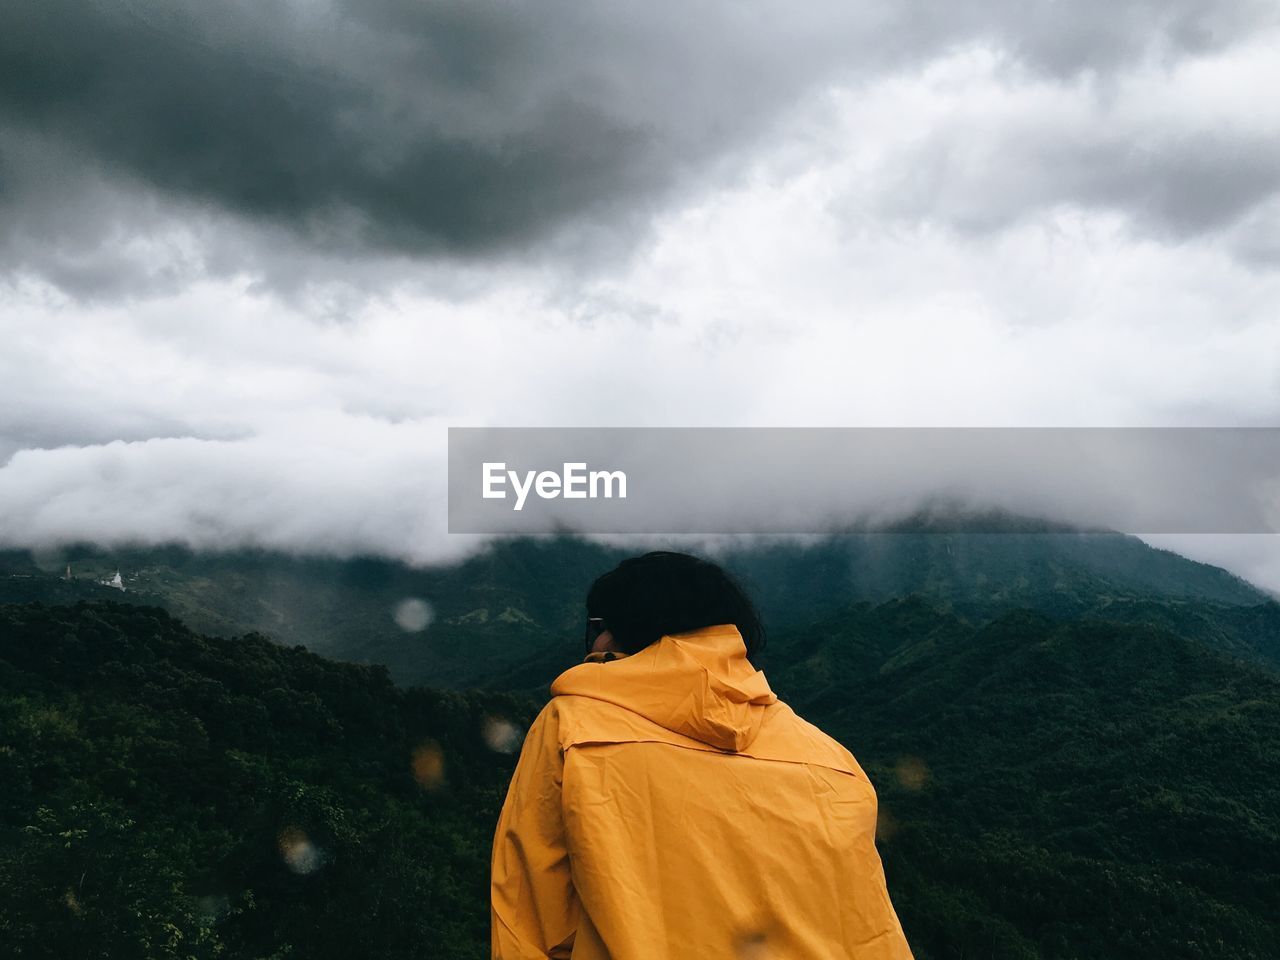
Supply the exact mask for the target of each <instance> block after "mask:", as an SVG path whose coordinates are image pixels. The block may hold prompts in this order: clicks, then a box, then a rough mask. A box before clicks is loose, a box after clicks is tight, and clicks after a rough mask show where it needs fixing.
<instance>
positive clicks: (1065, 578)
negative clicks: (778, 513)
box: [0, 517, 1280, 689]
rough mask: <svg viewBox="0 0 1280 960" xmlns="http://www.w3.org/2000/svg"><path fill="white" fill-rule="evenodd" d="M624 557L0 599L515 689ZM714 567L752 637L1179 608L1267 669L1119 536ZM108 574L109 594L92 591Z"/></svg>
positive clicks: (129, 553) (1259, 633) (945, 536)
mask: <svg viewBox="0 0 1280 960" xmlns="http://www.w3.org/2000/svg"><path fill="white" fill-rule="evenodd" d="M1000 519H1001V522H1002V523H1006V524H1010V523H1013V521H1011V520H1010V519H1009V518H1007V517H1003V518H1000ZM975 524H977V526H979V527H986V526H989V524H987V523H985V522H982V523H980V522H978V521H975ZM631 553H632V552H631V551H624V550H621V549H617V548H613V547H606V546H602V545H600V544H596V543H592V542H589V541H584V540H580V539H576V538H573V537H565V536H557V537H548V538H522V539H513V540H505V541H496V542H494V543H492V544H490V545H489V547H488V548H487V549H485V550H483V551H482V552H480V553H478V554H476V555H475V556H472V557H469V558H467V559H466V560H463V561H461V562H459V563H455V564H449V565H443V566H437V567H428V568H421V569H415V568H412V567H409V566H407V565H405V564H403V563H399V562H397V561H393V560H388V559H385V558H377V557H354V558H349V559H337V558H325V557H297V556H288V555H282V554H274V553H269V552H265V551H252V550H244V551H234V552H227V553H216V554H206V553H193V552H192V551H189V550H186V549H184V548H180V547H157V548H134V549H119V550H111V551H106V550H101V549H97V548H92V547H89V546H82V547H79V548H68V549H67V550H66V551H64V552H62V553H60V554H58V555H56V556H53V557H50V558H46V559H44V560H43V561H42V562H39V563H38V562H37V561H36V559H35V558H34V557H33V556H32V555H31V554H30V553H28V552H26V551H5V552H0V603H5V602H8V603H13V602H24V601H41V602H45V603H74V602H76V601H77V600H82V599H102V598H104V597H108V598H110V599H115V600H120V601H123V602H127V603H140V604H143V605H155V606H161V607H164V608H165V609H167V610H169V611H170V612H171V613H173V614H174V615H175V616H177V617H179V618H180V619H182V620H183V621H184V622H186V623H188V624H190V625H191V626H192V628H193V629H196V630H197V631H199V632H202V633H206V634H209V635H213V636H225V637H231V636H238V635H241V634H244V633H249V632H256V633H261V634H264V635H267V636H271V637H273V638H274V639H276V640H277V641H279V642H280V643H282V644H284V645H286V646H294V645H298V644H301V645H303V646H306V647H307V648H308V649H310V650H313V651H315V652H317V653H321V654H323V655H325V656H328V657H332V658H336V659H342V660H348V661H351V662H356V663H381V664H385V665H386V666H387V667H388V668H389V669H390V670H391V674H392V676H393V677H394V678H395V680H396V681H397V682H399V683H401V684H404V685H414V684H428V685H431V686H436V687H450V688H455V689H460V688H465V687H481V686H485V687H503V686H505V687H510V688H526V689H532V688H534V687H536V686H538V685H540V684H545V683H547V682H549V681H550V679H551V678H552V677H554V676H555V675H556V673H557V672H559V670H561V669H563V668H564V667H566V666H569V665H571V664H572V663H574V662H577V659H578V658H579V657H580V656H581V653H580V651H579V649H578V637H579V636H580V635H581V623H582V616H583V609H582V603H583V598H584V597H585V594H586V590H587V588H588V586H589V585H590V583H591V581H592V580H593V579H594V578H595V577H596V576H598V575H599V574H600V573H603V572H604V571H606V570H608V569H610V568H611V567H613V566H614V565H615V564H616V563H617V562H619V561H620V560H621V559H623V558H624V557H626V556H628V555H631ZM718 559H720V560H721V562H723V563H724V564H725V566H726V567H727V568H728V569H729V570H730V571H731V572H732V573H734V574H735V575H737V576H738V577H739V578H740V579H741V580H742V581H743V582H744V584H745V586H746V587H747V588H748V590H749V591H750V592H751V594H752V595H753V597H754V598H755V599H756V600H757V602H758V604H759V606H760V608H761V610H762V613H763V615H764V617H765V620H766V623H767V624H768V625H769V627H770V629H780V630H786V629H788V628H791V627H795V626H799V625H803V624H807V623H810V622H812V621H814V620H817V619H820V618H821V617H822V616H824V615H826V614H828V613H831V612H833V611H837V610H839V609H841V608H842V607H844V606H845V605H847V604H848V603H850V602H851V601H857V600H865V601H868V602H873V603H879V602H884V601H886V600H889V599H892V598H894V597H900V596H906V595H918V596H921V597H923V598H925V599H927V600H928V601H929V602H930V603H931V604H932V605H933V606H935V607H937V608H939V609H941V610H944V611H949V612H952V613H954V614H955V615H956V616H958V617H960V618H962V619H965V620H967V621H969V622H973V623H981V622H984V621H986V620H989V619H992V618H994V617H996V616H999V615H1000V614H1001V613H1003V612H1005V611H1007V610H1010V609H1016V608H1030V609H1036V610H1040V611H1042V612H1044V613H1046V614H1049V615H1052V616H1056V617H1060V618H1079V617H1084V616H1091V617H1108V618H1115V619H1121V620H1125V619H1127V620H1130V621H1135V620H1140V619H1143V618H1144V617H1146V616H1148V615H1149V614H1150V613H1151V611H1150V610H1149V609H1148V608H1146V607H1144V604H1147V603H1150V602H1158V603H1163V604H1166V605H1167V604H1176V603H1186V604H1194V605H1195V606H1197V608H1198V609H1199V610H1200V616H1201V622H1200V623H1199V624H1198V625H1197V626H1196V629H1197V630H1198V634H1197V635H1198V636H1201V637H1202V638H1204V639H1212V640H1214V642H1217V643H1220V644H1222V645H1224V647H1225V648H1228V649H1231V650H1232V651H1233V652H1237V653H1239V654H1240V655H1243V656H1249V657H1251V658H1253V659H1255V660H1257V661H1258V662H1263V663H1270V664H1273V665H1276V666H1280V617H1278V616H1277V610H1278V609H1280V605H1278V604H1277V603H1276V601H1275V600H1274V599H1273V598H1271V597H1270V596H1269V595H1268V594H1266V593H1265V592H1263V591H1261V590H1259V589H1258V588H1256V587H1254V586H1252V585H1250V584H1248V583H1246V582H1245V581H1243V580H1241V579H1240V578H1239V577H1236V576H1234V575H1232V574H1230V573H1228V572H1227V571H1225V570H1221V569H1219V568H1216V567H1212V566H1210V565H1208V564H1202V563H1198V562H1195V561H1191V560H1188V559H1186V558H1183V557H1180V556H1178V555H1176V554H1173V553H1169V552H1168V551H1162V550H1156V549H1154V548H1152V547H1149V546H1147V545H1146V544H1144V543H1142V542H1141V541H1140V540H1138V539H1137V538H1134V537H1127V536H1123V535H1120V534H1104V533H1078V532H1077V533H1073V532H1064V531H1062V530H1051V531H1040V530H1037V528H1036V526H1035V523H1034V522H1032V521H1020V522H1019V523H1018V524H1015V525H1013V526H1012V527H1011V528H1010V531H1009V532H1004V533H989V532H973V533H930V532H919V531H911V530H909V529H908V530H903V531H901V532H895V533H851V534H847V535H843V536H838V537H830V538H826V539H824V540H821V541H819V542H817V543H812V544H797V543H792V542H781V543H768V544H764V545H756V546H749V547H738V548H734V549H730V550H727V551H726V552H724V553H723V555H722V556H720V557H719V558H718ZM68 562H69V563H70V564H71V567H72V573H73V577H76V578H78V579H73V580H71V581H69V582H68V581H64V580H62V579H61V577H62V575H63V574H64V572H65V568H66V564H67V563H68ZM116 569H119V570H120V571H121V573H122V578H123V581H124V584H125V587H126V589H125V591H124V592H123V593H122V592H120V591H118V590H114V589H113V588H111V587H106V586H102V585H100V584H99V583H97V582H96V581H98V580H102V579H106V578H108V577H110V576H111V575H112V574H113V573H114V572H115V570H116ZM405 600H421V601H424V602H425V604H426V605H427V606H426V608H425V609H427V610H428V611H429V616H428V618H427V620H428V622H427V623H426V625H425V629H422V630H420V631H414V630H406V629H403V628H402V627H401V626H398V625H397V621H396V618H395V614H396V610H397V607H398V605H399V604H400V603H402V602H403V601H405ZM1250 609H1251V610H1252V612H1248V611H1249V610H1250ZM1179 623H1182V624H1183V625H1184V626H1189V625H1190V624H1191V621H1189V620H1183V619H1182V618H1179Z"/></svg>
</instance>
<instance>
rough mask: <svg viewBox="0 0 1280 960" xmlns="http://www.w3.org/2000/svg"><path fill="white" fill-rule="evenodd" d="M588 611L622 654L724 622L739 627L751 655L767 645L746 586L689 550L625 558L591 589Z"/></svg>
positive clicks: (748, 653)
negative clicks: (599, 620) (602, 624)
mask: <svg viewBox="0 0 1280 960" xmlns="http://www.w3.org/2000/svg"><path fill="white" fill-rule="evenodd" d="M587 616H589V617H601V618H602V619H603V620H604V622H605V626H606V627H607V628H608V630H609V632H610V633H611V634H613V641H614V644H615V645H616V646H617V647H618V649H619V650H621V651H622V652H624V653H638V652H640V651H641V650H643V649H644V648H645V647H647V646H649V645H650V644H651V643H657V642H658V641H659V640H660V639H662V638H663V637H664V636H667V635H669V634H673V633H687V632H689V631H690V630H698V629H700V628H702V627H712V626H717V625H719V624H722V623H731V624H733V625H734V626H736V627H737V628H738V632H739V633H741V634H742V640H743V642H744V643H745V645H746V648H747V658H748V659H749V660H754V658H755V657H756V655H757V654H758V653H760V652H761V651H762V650H763V649H764V643H765V635H764V626H763V625H762V624H761V622H760V615H759V614H758V613H757V612H756V608H755V606H754V605H753V604H752V602H751V600H750V599H749V598H748V597H747V595H746V594H745V593H744V592H743V591H742V588H741V587H739V586H738V585H737V583H735V582H734V581H733V579H732V578H730V576H729V575H728V574H727V573H725V572H724V571H723V570H722V569H720V567H718V566H717V565H716V564H714V563H712V562H711V561H709V560H702V559H699V558H698V557H694V556H690V555H689V554H687V553H672V552H670V551H667V550H654V551H652V552H650V553H646V554H645V555H644V556H640V557H632V558H630V559H628V560H623V561H622V562H621V563H620V564H618V565H617V567H615V568H614V569H613V570H610V571H609V572H608V573H606V574H604V575H603V576H601V577H599V578H598V579H597V580H596V581H595V583H593V584H592V585H591V589H590V590H588V591H587Z"/></svg>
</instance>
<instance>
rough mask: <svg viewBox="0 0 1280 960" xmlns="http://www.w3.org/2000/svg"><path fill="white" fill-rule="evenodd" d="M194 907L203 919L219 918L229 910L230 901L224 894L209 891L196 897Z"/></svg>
mask: <svg viewBox="0 0 1280 960" xmlns="http://www.w3.org/2000/svg"><path fill="white" fill-rule="evenodd" d="M196 909H197V910H198V911H199V912H200V916H201V917H202V918H204V919H205V920H221V919H222V918H223V917H225V916H226V915H227V914H228V913H229V912H230V911H231V901H230V900H228V899H227V897H226V894H222V893H211V894H207V895H206V896H203V897H197V898H196Z"/></svg>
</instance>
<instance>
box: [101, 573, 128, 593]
mask: <svg viewBox="0 0 1280 960" xmlns="http://www.w3.org/2000/svg"><path fill="white" fill-rule="evenodd" d="M98 582H99V583H100V584H102V585H103V586H104V587H115V588H116V589H117V590H123V589H124V580H123V579H121V577H120V570H119V568H117V569H116V575H115V576H114V577H112V578H111V579H110V580H99V581H98Z"/></svg>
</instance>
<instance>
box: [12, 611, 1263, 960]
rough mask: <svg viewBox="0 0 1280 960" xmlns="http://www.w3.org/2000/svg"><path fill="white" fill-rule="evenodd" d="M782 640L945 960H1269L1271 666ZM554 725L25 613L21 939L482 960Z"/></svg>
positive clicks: (163, 636)
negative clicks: (497, 872)
mask: <svg viewBox="0 0 1280 960" xmlns="http://www.w3.org/2000/svg"><path fill="white" fill-rule="evenodd" d="M771 644H772V647H771V650H770V654H769V656H770V661H769V662H770V664H771V665H770V666H769V667H768V668H767V672H768V675H769V677H770V681H771V683H772V684H773V686H774V688H775V689H776V690H777V691H778V693H779V695H780V696H782V697H783V699H785V700H787V701H788V702H790V703H792V704H793V706H795V708H796V709H797V711H798V712H800V713H801V715H802V716H805V717H806V718H808V719H810V720H811V721H813V722H815V723H817V724H818V725H819V726H821V727H823V728H824V729H826V730H828V731H830V732H831V733H832V734H833V735H835V736H837V737H838V738H839V739H840V740H841V741H842V742H844V743H845V744H846V745H847V746H849V747H850V749H852V750H853V751H854V753H855V754H856V755H857V756H858V758H859V759H860V760H861V761H862V763H863V765H864V767H865V768H866V770H867V772H868V774H869V775H870V776H871V778H872V780H873V782H874V783H875V784H876V786H877V789H878V791H879V794H880V800H881V807H880V810H881V819H880V825H879V835H880V848H881V851H882V854H883V857H884V861H885V867H886V872H887V875H888V878H889V884H890V889H891V891H892V893H893V896H894V901H895V904H896V905H897V907H898V910H899V913H900V915H901V917H902V920H903V924H904V928H905V929H906V931H907V934H908V936H909V938H910V939H911V942H912V945H913V947H914V949H915V951H916V956H917V957H918V958H920V960H941V958H956V960H959V958H972V957H992V958H1001V960H1003V958H1063V960H1065V958H1077V957H1114V958H1126V960H1127V958H1131V957H1160V958H1165V957H1171V958H1175V957H1176V958H1209V957H1214V958H1232V960H1241V958H1264V957H1273V956H1274V944H1275V943H1277V942H1280V791H1278V789H1277V784H1280V757H1278V755H1277V752H1276V751H1275V749H1274V745H1275V743H1276V742H1277V739H1278V738H1280V677H1278V676H1277V674H1276V673H1275V672H1273V671H1268V670H1266V669H1263V668H1258V667H1255V666H1253V665H1251V664H1249V663H1247V662H1245V661H1241V660H1237V659H1232V658H1230V657H1227V656H1224V655H1222V654H1221V653H1219V652H1216V651H1215V650H1213V649H1211V648H1210V647H1209V646H1207V645H1206V644H1205V643H1204V642H1202V641H1196V640H1190V639H1185V638H1182V637H1179V636H1177V635H1175V634H1174V633H1171V632H1169V631H1167V630H1164V629H1160V628H1156V627H1152V626H1149V625H1143V624H1137V625H1135V624H1125V623H1119V622H1115V621H1087V620H1086V621H1075V622H1062V621H1055V620H1051V619H1048V618H1045V617H1044V616H1042V615H1040V614H1037V613H1034V612H1031V611H1021V612H1012V613H1009V614H1006V615H1004V616H1002V617H1000V618H998V619H997V620H995V621H994V622H991V623H989V624H987V625H985V626H983V627H974V626H971V625H970V624H968V623H967V622H965V621H963V620H961V619H959V618H957V617H956V616H954V615H953V614H950V613H945V612H941V611H938V610H936V609H935V608H934V607H932V606H931V605H930V604H929V603H927V602H925V601H923V600H920V599H918V598H906V599H903V600H897V601H892V602H889V603H886V604H880V605H872V604H854V605H852V606H848V607H846V608H845V609H843V610H841V611H839V612H837V613H834V614H832V615H831V616H829V617H827V618H826V619H825V620H823V621H822V622H820V623H818V624H816V625H814V626H813V627H812V628H809V629H792V630H790V631H782V632H779V633H777V634H775V636H774V637H773V639H772V640H771ZM544 693H545V691H544ZM539 705H540V703H539V701H537V700H530V699H521V698H517V697H513V696H510V695H506V694H502V693H480V692H475V691H472V692H466V693H457V692H436V691H430V690H424V689H408V690H406V689H401V688H398V687H396V686H395V685H393V684H392V682H391V680H390V678H389V676H388V675H387V672H386V671H385V670H383V669H380V668H375V667H364V666H358V665H353V664H343V663H334V662H330V661H327V660H324V659H322V658H320V657H318V656H316V655H314V654H312V653H309V652H307V651H305V650H302V649H299V648H288V647H283V646H279V645H277V644H274V643H272V642H270V641H268V640H266V639H265V638H263V637H261V636H254V635H247V636H243V637H240V638H237V639H232V640H224V639H216V638H208V637H202V636H199V635H197V634H195V633H193V632H191V631H190V630H188V629H187V628H186V627H185V626H184V625H183V624H181V623H179V622H178V621H176V620H174V619H173V618H172V617H170V616H169V615H168V614H166V613H165V612H164V611H161V610H159V609H156V608H147V607H136V606H127V605H122V604H98V603H94V604H89V603H80V604H74V605H66V606H45V605H38V604H36V605H9V606H0V781H2V782H3V783H4V784H5V790H4V793H3V798H2V800H0V803H2V804H3V806H2V807H0V818H2V819H0V942H3V943H4V944H5V945H6V950H7V955H10V956H15V957H67V956H82V955H90V954H91V955H95V956H111V957H130V958H133V957H138V958H151V957H166V958H168V957H173V958H178V957H201V958H203V957H217V956H222V957H254V958H285V957H308V958H335V960H336V958H348V957H355V956H359V957H368V958H384V957H385V958H396V957H403V958H409V957H423V956H429V957H437V958H439V957H443V958H473V960H479V958H481V957H484V956H487V941H488V927H487V923H488V913H487V879H488V855H489V844H490V841H491V836H492V829H493V824H494V822H495V821H496V818H497V812H498V808H499V806H500V804H501V799H502V796H503V794H504V791H505V786H506V782H507V779H508V778H509V775H510V771H511V769H512V767H513V765H514V760H515V751H516V750H518V746H519V739H520V735H521V732H522V731H523V730H524V729H525V726H526V725H527V723H528V721H529V720H530V719H531V718H532V716H533V714H534V712H535V711H536V710H537V708H538V706H539Z"/></svg>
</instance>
